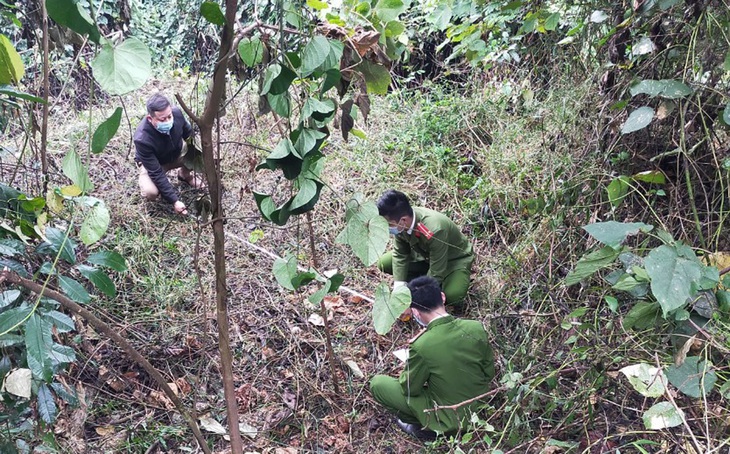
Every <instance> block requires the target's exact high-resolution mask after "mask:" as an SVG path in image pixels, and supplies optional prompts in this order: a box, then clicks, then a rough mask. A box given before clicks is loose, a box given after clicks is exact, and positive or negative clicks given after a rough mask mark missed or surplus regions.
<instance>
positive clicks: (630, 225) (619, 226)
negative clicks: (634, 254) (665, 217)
mask: <svg viewBox="0 0 730 454" xmlns="http://www.w3.org/2000/svg"><path fill="white" fill-rule="evenodd" d="M653 228H654V226H653V225H649V224H644V223H643V222H616V221H607V222H596V223H594V224H588V225H585V226H583V230H585V231H586V232H588V234H589V235H591V236H592V237H593V238H595V239H596V240H598V241H600V242H601V243H603V244H605V245H606V246H611V247H612V248H614V249H615V248H618V247H619V246H621V243H623V242H624V241H625V240H626V238H627V237H629V236H631V235H636V234H637V233H639V232H644V233H647V232H651V230H652V229H653Z"/></svg>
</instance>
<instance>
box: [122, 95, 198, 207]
mask: <svg viewBox="0 0 730 454" xmlns="http://www.w3.org/2000/svg"><path fill="white" fill-rule="evenodd" d="M172 117H173V118H174V120H173V124H172V129H171V130H170V133H169V134H165V133H162V132H160V131H158V130H157V129H156V128H155V127H154V126H153V125H152V123H150V121H149V120H147V118H146V117H145V118H144V119H143V120H142V122H141V123H140V124H139V126H137V131H135V133H134V146H135V148H136V149H137V152H136V154H135V155H134V160H135V161H136V162H137V163H141V164H142V165H143V166H144V167H145V169H147V174H148V175H149V177H150V179H151V180H152V182H153V183H155V186H157V189H158V190H159V191H160V195H161V196H162V198H163V199H165V200H167V201H168V202H170V203H175V202H177V201H178V193H177V191H176V190H175V188H173V187H172V185H171V184H170V181H169V180H168V179H167V175H165V171H164V170H163V169H162V166H163V165H165V164H170V163H173V162H175V161H177V160H178V159H179V158H180V153H181V152H182V145H183V139H187V138H188V137H190V134H192V132H193V129H192V128H191V127H190V123H188V122H187V120H185V117H183V114H182V112H181V111H180V109H178V108H177V107H173V108H172Z"/></svg>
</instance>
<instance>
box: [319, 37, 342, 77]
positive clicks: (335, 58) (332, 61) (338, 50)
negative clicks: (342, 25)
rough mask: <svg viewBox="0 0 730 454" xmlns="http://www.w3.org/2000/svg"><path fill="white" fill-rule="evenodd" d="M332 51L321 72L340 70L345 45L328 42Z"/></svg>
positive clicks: (332, 41)
mask: <svg viewBox="0 0 730 454" xmlns="http://www.w3.org/2000/svg"><path fill="white" fill-rule="evenodd" d="M328 42H329V46H330V50H329V53H328V54H327V58H326V59H325V60H324V63H322V65H321V66H320V67H319V71H329V70H330V69H337V70H338V71H339V69H340V60H342V53H343V52H344V51H345V45H344V43H342V42H341V41H336V40H332V39H330V40H328Z"/></svg>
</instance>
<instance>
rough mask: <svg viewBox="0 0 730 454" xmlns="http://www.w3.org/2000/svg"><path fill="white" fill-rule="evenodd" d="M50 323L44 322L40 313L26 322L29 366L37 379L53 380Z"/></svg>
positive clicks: (26, 345)
mask: <svg viewBox="0 0 730 454" xmlns="http://www.w3.org/2000/svg"><path fill="white" fill-rule="evenodd" d="M52 343H53V339H52V338H51V330H50V325H49V324H45V323H43V321H42V320H41V318H40V317H39V316H38V314H33V315H31V316H30V318H29V319H28V322H27V323H26V324H25V348H26V358H27V360H28V368H30V370H31V372H33V377H34V378H35V379H36V380H43V381H46V382H49V381H51V378H53V368H52V362H51V357H50V355H49V353H50V350H51V344H52Z"/></svg>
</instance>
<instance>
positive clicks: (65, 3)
mask: <svg viewBox="0 0 730 454" xmlns="http://www.w3.org/2000/svg"><path fill="white" fill-rule="evenodd" d="M46 9H47V11H48V16H50V18H51V19H53V20H54V21H56V22H57V23H58V24H59V25H63V26H64V27H68V28H70V29H71V30H73V31H75V32H76V33H78V34H80V35H89V39H90V40H91V41H93V42H95V43H96V44H99V42H100V41H101V34H100V33H99V29H98V28H97V27H96V25H95V24H94V21H93V20H92V19H91V16H89V14H88V13H87V12H86V10H85V9H84V8H83V7H82V6H81V5H80V4H79V3H78V1H77V0H46Z"/></svg>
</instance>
